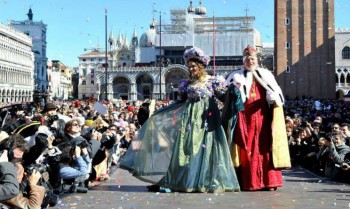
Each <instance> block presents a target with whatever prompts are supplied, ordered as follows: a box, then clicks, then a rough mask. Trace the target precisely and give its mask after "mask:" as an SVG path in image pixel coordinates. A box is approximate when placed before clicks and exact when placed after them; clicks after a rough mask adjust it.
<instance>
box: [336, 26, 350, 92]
mask: <svg viewBox="0 0 350 209" xmlns="http://www.w3.org/2000/svg"><path fill="white" fill-rule="evenodd" d="M335 75H336V90H337V97H338V98H343V96H344V95H347V96H348V97H349V92H350V28H338V29H337V30H336V31H335Z"/></svg>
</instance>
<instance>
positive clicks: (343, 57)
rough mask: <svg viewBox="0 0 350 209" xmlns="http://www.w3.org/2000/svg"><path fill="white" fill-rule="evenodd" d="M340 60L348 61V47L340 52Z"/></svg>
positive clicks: (349, 57)
mask: <svg viewBox="0 0 350 209" xmlns="http://www.w3.org/2000/svg"><path fill="white" fill-rule="evenodd" d="M341 56H342V59H350V47H348V46H346V47H344V49H343V50H342V51H341Z"/></svg>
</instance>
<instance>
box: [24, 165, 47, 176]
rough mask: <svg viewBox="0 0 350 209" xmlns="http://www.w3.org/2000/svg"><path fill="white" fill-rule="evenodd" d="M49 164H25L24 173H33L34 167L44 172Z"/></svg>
mask: <svg viewBox="0 0 350 209" xmlns="http://www.w3.org/2000/svg"><path fill="white" fill-rule="evenodd" d="M48 168H49V166H48V165H46V164H30V165H28V166H26V169H25V170H26V173H27V174H29V175H31V174H32V173H33V170H34V169H35V170H36V171H38V172H39V173H41V174H42V173H45V172H46V171H48Z"/></svg>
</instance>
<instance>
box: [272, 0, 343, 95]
mask: <svg viewBox="0 0 350 209" xmlns="http://www.w3.org/2000/svg"><path fill="white" fill-rule="evenodd" d="M334 47H335V39H334V0H327V1H326V0H324V1H315V0H303V1H300V0H288V1H286V0H275V53H274V59H275V68H274V70H275V71H274V73H275V76H276V78H277V81H278V83H279V84H280V86H281V88H282V90H283V92H284V95H285V96H288V97H289V98H290V99H294V98H295V97H297V96H299V97H301V96H307V97H309V96H312V97H314V98H320V99H325V98H329V99H333V98H335V95H336V93H335V50H334Z"/></svg>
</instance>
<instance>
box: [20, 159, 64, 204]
mask: <svg viewBox="0 0 350 209" xmlns="http://www.w3.org/2000/svg"><path fill="white" fill-rule="evenodd" d="M48 168H49V167H48V165H46V164H30V165H28V166H26V167H25V171H26V172H27V174H28V175H31V174H32V173H33V170H34V169H35V170H36V171H38V172H40V173H41V174H42V173H44V172H46V171H48ZM38 185H39V186H42V187H44V188H45V191H46V192H45V195H44V199H43V203H42V204H41V207H42V208H47V206H50V207H54V206H55V205H57V203H58V201H59V197H58V196H57V195H55V194H54V193H53V189H52V187H51V185H50V184H49V183H48V182H46V181H44V180H43V179H41V180H40V181H39V182H38ZM20 190H21V191H22V193H23V196H25V197H29V195H30V187H29V182H28V179H25V180H23V181H22V182H21V184H20Z"/></svg>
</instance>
